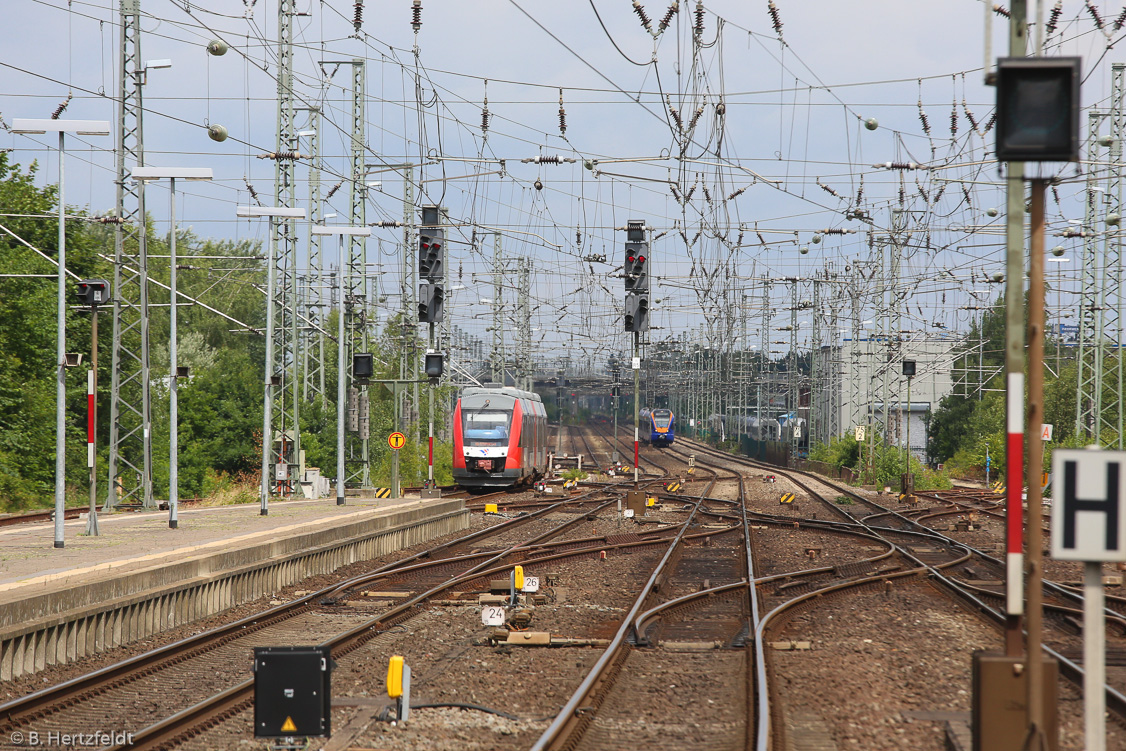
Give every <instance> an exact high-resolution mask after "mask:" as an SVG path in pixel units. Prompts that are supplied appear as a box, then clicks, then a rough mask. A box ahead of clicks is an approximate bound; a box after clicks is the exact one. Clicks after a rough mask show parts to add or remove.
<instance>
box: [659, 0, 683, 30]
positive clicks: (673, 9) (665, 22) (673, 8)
mask: <svg viewBox="0 0 1126 751" xmlns="http://www.w3.org/2000/svg"><path fill="white" fill-rule="evenodd" d="M679 10H680V3H679V2H674V3H673V4H672V5H670V6H669V9H668V10H666V11H665V16H664V18H662V19H661V22H660V23H659V24H657V33H658V34H661V33H662V32H664V30H665V29H667V28H668V27H669V24H670V23H672V17H673V16H675V15H676V13H677V11H679Z"/></svg>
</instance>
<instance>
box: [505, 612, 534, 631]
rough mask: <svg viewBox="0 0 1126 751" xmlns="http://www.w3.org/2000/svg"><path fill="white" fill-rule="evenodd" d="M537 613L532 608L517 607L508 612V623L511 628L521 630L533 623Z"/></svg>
mask: <svg viewBox="0 0 1126 751" xmlns="http://www.w3.org/2000/svg"><path fill="white" fill-rule="evenodd" d="M534 615H535V613H534V612H533V611H532V609H531V608H516V609H514V610H512V611H511V612H509V614H508V625H509V627H510V628H513V629H516V630H518V631H521V630H523V629H526V628H528V626H530V625H532V618H533V616H534Z"/></svg>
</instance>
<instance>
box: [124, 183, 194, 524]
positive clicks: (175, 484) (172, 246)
mask: <svg viewBox="0 0 1126 751" xmlns="http://www.w3.org/2000/svg"><path fill="white" fill-rule="evenodd" d="M132 174H133V178H134V179H136V180H143V181H147V180H168V185H169V187H168V195H169V198H168V205H169V215H170V217H171V219H170V221H171V223H172V228H171V231H170V232H169V235H170V236H171V239H170V241H169V251H168V252H169V255H170V256H171V261H170V262H169V278H168V286H169V288H170V289H171V295H172V297H171V307H170V308H169V314H168V316H169V333H168V355H169V358H168V359H169V363H168V382H169V386H168V420H169V424H170V430H169V437H168V528H169V529H176V528H177V527H178V526H179V525H180V517H179V513H180V429H179V425H180V422H179V416H180V402H179V395H178V394H177V386H178V384H179V379H180V367H179V363H178V362H177V356H178V351H177V346H178V341H179V340H178V337H177V334H176V322H177V310H178V306H179V303H178V295H177V292H176V180H177V179H180V180H210V179H211V178H212V174H211V168H210V167H134V168H133V173H132Z"/></svg>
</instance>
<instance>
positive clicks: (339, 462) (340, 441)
mask: <svg viewBox="0 0 1126 751" xmlns="http://www.w3.org/2000/svg"><path fill="white" fill-rule="evenodd" d="M312 232H313V234H314V235H336V236H337V238H339V240H340V256H339V258H340V267H339V269H338V270H337V276H336V291H337V293H338V294H339V299H338V300H337V305H338V306H339V307H338V309H337V315H338V320H337V322H336V505H337V506H343V505H344V481H345V479H346V477H345V475H344V409H345V408H344V392H345V386H346V385H347V384H346V382H345V378H346V376H345V373H346V372H347V371H346V370H345V366H344V354H345V353H344V350H345V349H346V348H345V346H344V335H345V334H344V295H345V292H346V290H347V288H348V285H347V284H346V283H345V279H344V275H345V274H346V273H347V269H348V261H347V259H346V258H345V257H344V238H345V237H346V236H347V237H370V236H371V227H325V226H321V225H314V226H313V229H312Z"/></svg>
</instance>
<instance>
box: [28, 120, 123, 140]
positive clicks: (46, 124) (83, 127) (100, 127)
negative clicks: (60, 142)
mask: <svg viewBox="0 0 1126 751" xmlns="http://www.w3.org/2000/svg"><path fill="white" fill-rule="evenodd" d="M12 132H13V133H24V134H27V135H38V134H43V133H77V134H78V135H80V136H108V135H109V121H108V120H42V119H33V118H21V117H17V118H15V119H14V120H12Z"/></svg>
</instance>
